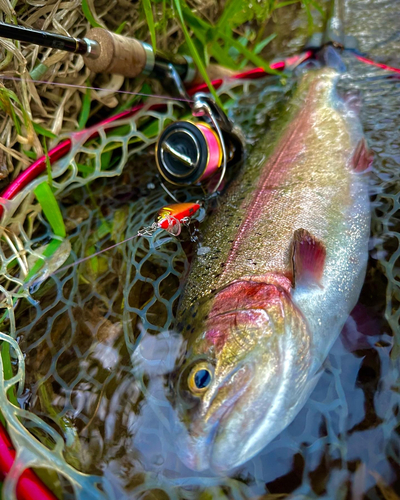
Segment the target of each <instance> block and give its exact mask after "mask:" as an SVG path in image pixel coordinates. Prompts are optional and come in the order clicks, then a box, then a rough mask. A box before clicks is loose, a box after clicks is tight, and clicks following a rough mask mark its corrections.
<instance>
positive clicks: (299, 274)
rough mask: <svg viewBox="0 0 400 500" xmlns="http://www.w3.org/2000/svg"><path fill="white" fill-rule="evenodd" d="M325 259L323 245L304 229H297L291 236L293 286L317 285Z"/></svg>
mask: <svg viewBox="0 0 400 500" xmlns="http://www.w3.org/2000/svg"><path fill="white" fill-rule="evenodd" d="M325 257H326V249H325V246H324V245H323V243H321V242H320V241H319V240H317V238H315V237H314V236H313V235H312V234H310V233H309V232H308V231H306V230H305V229H297V230H296V231H295V232H294V236H293V246H292V265H293V286H294V287H295V286H298V285H313V284H316V285H319V284H320V281H321V278H322V273H323V270H324V263H325Z"/></svg>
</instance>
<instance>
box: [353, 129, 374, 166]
mask: <svg viewBox="0 0 400 500" xmlns="http://www.w3.org/2000/svg"><path fill="white" fill-rule="evenodd" d="M373 159H374V154H373V152H372V151H371V150H370V149H369V147H368V145H367V142H366V140H365V139H364V137H363V138H362V139H361V140H360V142H359V143H358V144H357V147H356V149H355V151H354V154H353V156H352V158H351V167H352V168H353V170H354V171H355V172H365V171H366V170H368V169H369V168H370V167H371V165H372V161H373Z"/></svg>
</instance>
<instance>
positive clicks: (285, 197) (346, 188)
mask: <svg viewBox="0 0 400 500" xmlns="http://www.w3.org/2000/svg"><path fill="white" fill-rule="evenodd" d="M338 76H339V75H338V73H337V71H336V70H334V69H332V68H320V69H317V70H312V71H309V72H308V73H306V74H304V75H303V77H302V78H301V80H300V82H299V84H298V87H297V90H296V92H295V93H294V96H293V98H292V100H291V101H290V103H289V105H288V106H287V108H286V111H285V116H284V118H282V119H281V120H277V121H276V122H275V125H274V126H273V127H272V130H271V132H269V133H268V134H267V135H266V136H265V138H264V139H263V140H261V141H260V144H258V145H256V146H255V148H254V150H253V153H252V155H251V157H250V158H248V160H247V164H246V166H245V167H244V169H243V170H242V172H241V174H240V175H239V177H238V178H237V180H236V181H235V182H233V183H232V185H231V186H230V187H229V189H228V190H227V192H226V194H225V195H224V197H223V198H222V199H221V204H220V207H219V208H218V209H217V211H216V213H215V214H214V215H212V216H211V217H210V218H209V219H208V220H207V221H206V222H205V224H204V225H203V228H202V234H203V239H202V245H201V246H200V249H199V251H198V254H197V256H196V258H195V260H194V263H193V266H192V268H191V272H190V274H189V277H188V281H187V284H186V288H185V291H184V295H183V298H182V301H181V304H180V307H179V310H178V322H179V325H178V326H179V328H180V329H182V331H183V335H184V337H185V342H186V354H185V357H184V362H183V364H182V365H181V367H180V368H179V369H177V370H176V371H175V373H174V374H173V375H172V379H171V384H172V387H173V396H172V398H173V401H174V405H175V408H176V411H177V414H178V416H179V421H180V424H179V425H178V427H179V428H180V431H179V432H178V435H177V445H178V450H179V454H180V457H181V459H182V460H183V462H184V463H185V464H186V465H187V466H188V467H190V468H192V469H195V470H203V469H207V468H211V469H213V470H218V471H226V470H230V469H232V468H234V467H236V466H239V465H241V464H243V463H244V462H246V461H247V460H249V459H250V458H252V457H253V456H254V455H255V454H257V453H258V452H259V451H260V450H261V449H262V448H264V447H265V446H266V444H267V443H269V442H270V441H271V440H272V439H273V438H274V437H275V436H276V435H277V434H279V433H280V432H281V431H282V430H283V429H284V428H285V427H286V426H287V425H288V424H289V423H290V422H291V421H292V420H293V418H294V417H295V416H296V414H297V413H298V412H299V410H300V409H301V408H302V406H303V405H304V403H305V402H306V400H307V398H308V397H309V395H310V393H311V391H312V390H313V388H314V387H315V384H316V382H317V380H318V378H319V374H320V373H321V366H322V363H323V361H324V360H325V358H326V356H327V354H328V352H329V349H330V348H331V346H332V344H333V342H334V341H335V339H336V338H337V336H338V335H339V333H340V331H341V329H342V327H343V325H344V323H345V321H346V319H347V318H348V316H349V314H350V312H351V310H352V309H353V307H354V306H355V304H356V302H357V299H358V296H359V293H360V290H361V287H362V284H363V280H364V276H365V268H366V263H367V253H368V252H367V249H368V238H369V228H370V207H369V199H368V175H365V171H366V170H368V167H369V166H370V164H371V160H372V159H371V154H370V153H369V151H368V149H367V146H366V143H365V139H364V137H363V133H362V129H361V125H360V122H359V120H358V117H357V114H356V112H355V111H354V110H352V108H351V106H350V105H349V104H348V103H347V102H346V101H345V100H344V99H341V98H340V97H339V96H338V94H337V93H336V88H335V87H336V82H337V79H338Z"/></svg>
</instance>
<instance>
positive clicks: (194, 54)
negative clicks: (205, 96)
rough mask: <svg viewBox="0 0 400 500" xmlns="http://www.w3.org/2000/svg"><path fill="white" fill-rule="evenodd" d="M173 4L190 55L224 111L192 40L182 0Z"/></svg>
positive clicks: (174, 0)
mask: <svg viewBox="0 0 400 500" xmlns="http://www.w3.org/2000/svg"><path fill="white" fill-rule="evenodd" d="M173 2H174V6H175V9H176V13H177V15H178V18H179V21H180V24H181V27H182V31H183V35H184V37H185V41H186V43H187V45H188V47H189V50H190V54H191V56H192V57H193V61H194V63H195V64H196V66H197V68H198V70H199V71H200V74H201V76H202V77H203V80H204V81H205V83H206V84H207V87H208V89H209V90H210V93H211V95H212V96H213V97H214V99H215V102H216V103H217V104H218V106H219V107H220V108H222V109H223V105H222V102H221V100H220V98H219V97H218V95H217V93H216V92H215V89H214V87H213V86H212V83H211V80H210V78H209V77H208V75H207V71H206V68H205V67H204V64H203V61H202V60H201V57H200V55H199V53H198V52H197V49H196V47H195V45H194V43H193V41H192V39H191V38H190V35H189V32H188V30H187V28H186V24H185V19H184V17H183V13H182V7H181V2H180V0H173Z"/></svg>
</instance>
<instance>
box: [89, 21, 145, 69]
mask: <svg viewBox="0 0 400 500" xmlns="http://www.w3.org/2000/svg"><path fill="white" fill-rule="evenodd" d="M86 37H87V38H89V39H90V40H95V41H96V42H97V43H98V44H99V46H100V55H99V57H98V58H97V59H92V58H90V57H88V56H83V59H84V61H85V64H86V66H87V67H88V68H89V69H90V70H91V71H94V72H95V73H113V74H117V75H123V76H125V77H128V78H134V77H135V76H137V75H139V74H140V73H141V72H142V71H143V69H144V67H145V65H146V58H147V56H146V51H145V50H144V48H143V45H142V44H141V43H140V42H139V41H138V40H135V39H134V38H127V37H124V36H121V35H117V34H115V33H111V32H110V31H107V30H105V29H103V28H93V29H91V30H90V31H88V33H87V35H86Z"/></svg>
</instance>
